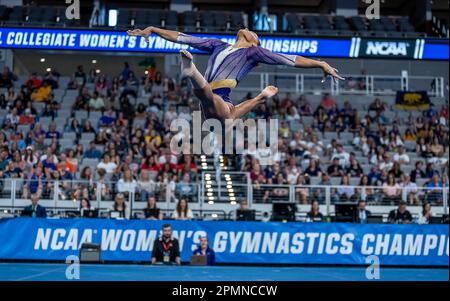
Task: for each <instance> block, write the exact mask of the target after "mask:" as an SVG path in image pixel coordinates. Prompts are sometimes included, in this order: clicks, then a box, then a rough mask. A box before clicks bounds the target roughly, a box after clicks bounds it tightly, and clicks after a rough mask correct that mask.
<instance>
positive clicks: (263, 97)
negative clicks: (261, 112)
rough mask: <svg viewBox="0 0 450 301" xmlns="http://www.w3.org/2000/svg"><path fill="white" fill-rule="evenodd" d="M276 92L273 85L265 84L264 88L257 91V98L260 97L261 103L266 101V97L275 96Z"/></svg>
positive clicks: (276, 89)
mask: <svg viewBox="0 0 450 301" xmlns="http://www.w3.org/2000/svg"><path fill="white" fill-rule="evenodd" d="M277 93H278V88H277V87H274V86H267V87H265V88H264V90H262V91H261V93H259V95H258V98H260V100H259V102H260V103H263V102H265V101H266V98H269V97H272V96H275V94H277Z"/></svg>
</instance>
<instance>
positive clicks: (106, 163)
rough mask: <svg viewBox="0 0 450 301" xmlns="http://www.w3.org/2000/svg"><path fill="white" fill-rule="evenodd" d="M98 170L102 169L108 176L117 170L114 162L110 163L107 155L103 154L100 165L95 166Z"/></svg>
mask: <svg viewBox="0 0 450 301" xmlns="http://www.w3.org/2000/svg"><path fill="white" fill-rule="evenodd" d="M100 168H103V169H104V170H105V171H106V173H108V174H110V173H113V172H114V170H115V169H116V168H117V164H116V163H114V162H111V159H110V157H109V155H108V154H105V155H104V156H103V160H102V161H101V162H100V163H98V165H97V169H100Z"/></svg>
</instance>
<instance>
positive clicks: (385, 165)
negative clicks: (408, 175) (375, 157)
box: [378, 153, 394, 171]
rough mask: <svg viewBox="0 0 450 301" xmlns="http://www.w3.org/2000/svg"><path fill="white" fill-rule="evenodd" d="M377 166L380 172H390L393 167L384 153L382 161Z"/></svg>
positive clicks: (389, 158)
mask: <svg viewBox="0 0 450 301" xmlns="http://www.w3.org/2000/svg"><path fill="white" fill-rule="evenodd" d="M378 166H379V168H380V170H381V171H390V170H391V169H392V167H394V163H393V162H392V161H391V157H390V156H389V154H387V153H386V154H384V155H383V161H382V162H380V163H379V165H378Z"/></svg>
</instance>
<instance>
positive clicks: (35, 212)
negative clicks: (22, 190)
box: [24, 194, 47, 218]
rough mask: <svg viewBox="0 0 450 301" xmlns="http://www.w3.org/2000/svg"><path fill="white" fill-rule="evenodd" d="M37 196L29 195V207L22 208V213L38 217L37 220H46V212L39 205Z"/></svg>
mask: <svg viewBox="0 0 450 301" xmlns="http://www.w3.org/2000/svg"><path fill="white" fill-rule="evenodd" d="M38 203H39V196H38V195H37V194H32V195H31V205H29V206H26V207H25V208H24V211H26V212H27V214H28V212H29V213H30V214H31V215H30V216H31V217H38V218H46V217H47V211H46V210H45V207H44V206H42V205H39V204H38Z"/></svg>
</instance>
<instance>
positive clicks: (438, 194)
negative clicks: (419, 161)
mask: <svg viewBox="0 0 450 301" xmlns="http://www.w3.org/2000/svg"><path fill="white" fill-rule="evenodd" d="M426 187H427V200H428V201H429V202H430V203H431V202H434V203H442V200H443V190H442V188H443V187H444V185H443V183H442V181H441V178H440V176H439V175H438V174H434V175H433V177H432V178H431V181H430V182H429V183H428V184H427V186H426Z"/></svg>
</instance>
